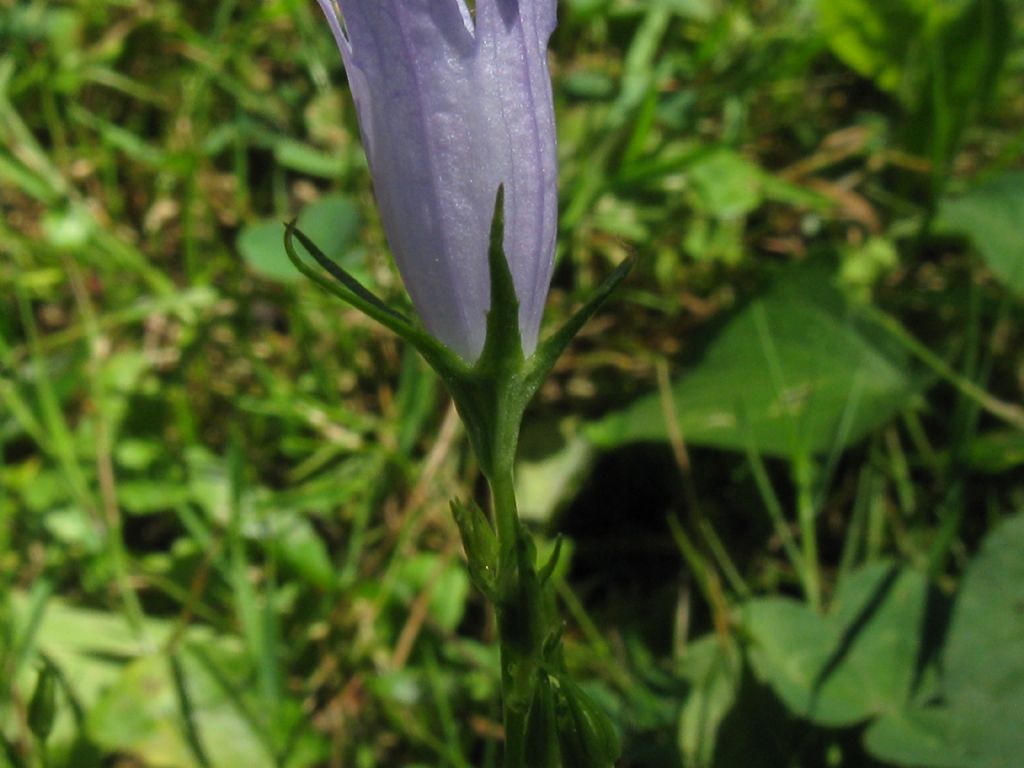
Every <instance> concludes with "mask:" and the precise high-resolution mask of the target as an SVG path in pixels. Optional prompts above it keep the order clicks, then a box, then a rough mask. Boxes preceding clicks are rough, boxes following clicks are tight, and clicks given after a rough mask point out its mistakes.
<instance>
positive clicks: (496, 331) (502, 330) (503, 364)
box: [475, 186, 523, 372]
mask: <svg viewBox="0 0 1024 768" xmlns="http://www.w3.org/2000/svg"><path fill="white" fill-rule="evenodd" d="M487 265H488V267H489V271H490V276H491V278H490V279H491V308H490V309H489V310H488V312H487V337H486V340H485V341H484V348H483V351H482V352H481V353H480V359H479V360H477V362H476V366H475V367H476V369H477V370H478V371H493V372H498V371H501V370H506V371H510V370H511V371H517V370H520V369H521V368H522V367H523V338H522V334H521V333H520V331H519V297H518V296H517V295H516V285H515V281H514V280H513V278H512V269H511V268H510V267H509V264H508V258H507V257H506V256H505V187H504V186H500V187H498V194H497V195H496V197H495V200H494V213H493V214H492V218H491V235H490V244H489V247H488V248H487Z"/></svg>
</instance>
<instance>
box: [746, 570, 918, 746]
mask: <svg viewBox="0 0 1024 768" xmlns="http://www.w3.org/2000/svg"><path fill="white" fill-rule="evenodd" d="M928 599H929V597H928V584H927V581H926V579H925V577H924V576H923V575H921V574H919V573H917V572H916V571H911V570H899V569H897V568H896V567H895V566H892V565H886V564H876V565H872V566H869V567H866V568H864V569H862V570H860V571H857V572H856V573H854V574H852V575H851V576H850V577H849V578H847V579H846V580H845V581H844V582H843V583H842V584H841V585H840V588H839V590H838V592H837V593H836V596H835V600H834V603H833V606H832V610H831V611H830V612H829V613H828V614H827V615H825V616H820V615H818V614H817V613H815V612H813V611H812V610H811V609H810V608H808V607H806V606H805V605H804V604H802V603H799V602H797V601H795V600H791V599H788V598H778V597H771V598H764V599H759V600H753V601H751V602H750V603H748V604H747V605H746V606H744V608H743V614H742V615H743V622H744V626H745V627H746V629H747V631H748V632H749V633H750V637H751V647H750V651H749V656H750V660H751V663H752V664H753V667H754V670H755V672H756V673H757V675H758V677H759V678H761V679H762V680H764V681H765V682H767V683H768V684H769V685H771V686H772V688H773V689H774V690H775V692H776V694H777V695H778V696H779V698H781V699H782V700H783V701H784V702H785V703H786V706H787V707H788V708H789V709H790V710H791V711H793V712H794V713H797V714H799V715H801V716H803V717H806V718H808V719H810V720H812V721H813V722H815V723H818V724H820V725H824V726H828V727H839V726H850V725H855V724H856V723H859V722H861V721H863V720H866V719H868V718H870V717H874V716H878V715H881V714H884V713H887V712H901V711H902V710H903V708H904V706H905V705H906V703H907V702H908V701H909V700H910V698H911V696H912V694H913V693H914V692H915V687H916V685H917V683H918V682H919V679H918V673H917V670H918V669H919V663H920V662H921V657H922V654H923V651H924V647H925V638H924V637H923V631H924V629H923V627H924V626H925V621H924V620H925V611H926V607H927V601H928Z"/></svg>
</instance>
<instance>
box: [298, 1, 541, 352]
mask: <svg viewBox="0 0 1024 768" xmlns="http://www.w3.org/2000/svg"><path fill="white" fill-rule="evenodd" d="M318 2H319V3H320V6H321V8H322V9H323V11H324V13H325V14H326V16H327V20H328V21H329V23H330V25H331V29H332V31H333V32H334V37H335V39H336V40H337V43H338V47H339V48H340V49H341V54H342V57H343V59H344V63H345V70H346V72H347V73H348V80H349V86H350V88H351V90H352V95H353V97H354V100H355V104H356V111H357V114H358V117H359V124H360V128H361V133H362V138H363V144H364V146H365V149H366V154H367V157H368V159H369V165H370V172H371V174H372V176H373V184H374V191H375V193H376V197H377V203H378V206H379V208H380V214H381V220H382V222H383V224H384V230H385V233H386V234H387V238H388V243H389V245H390V247H391V250H392V252H393V254H394V257H395V261H396V262H397V264H398V268H399V271H400V272H401V274H402V279H403V281H404V282H405V285H406V288H407V289H408V291H409V294H410V295H411V296H412V301H413V304H414V305H415V307H416V311H417V312H418V314H419V315H420V318H421V319H422V321H423V324H424V326H425V327H426V329H427V330H428V331H429V332H430V333H431V334H433V335H434V336H435V337H436V338H437V339H439V340H440V341H441V342H443V343H444V344H445V345H446V346H448V347H449V348H450V349H452V350H453V351H454V352H456V353H457V354H458V355H460V356H461V357H462V358H463V359H465V360H467V361H469V362H472V361H475V360H476V359H477V358H478V357H479V355H480V352H481V350H482V349H483V346H484V340H485V335H486V313H487V311H488V309H489V305H490V276H489V268H488V258H487V256H488V244H489V236H490V230H491V219H492V217H493V213H494V203H495V199H496V195H497V192H498V188H499V186H502V185H503V186H504V193H505V194H504V200H505V203H504V205H505V208H504V223H505V229H504V232H505V235H504V247H505V256H506V258H507V260H508V264H509V269H510V271H511V274H512V278H513V283H514V285H515V290H516V296H517V298H518V300H519V328H520V334H521V337H522V345H523V352H524V354H525V355H527V356H529V355H530V354H531V353H532V352H533V351H534V349H535V348H536V345H537V336H538V333H539V329H540V321H541V315H542V313H543V309H544V302H545V299H546V297H547V292H548V286H549V283H550V280H551V269H552V262H553V258H554V248H555V236H556V228H557V220H556V219H557V213H558V201H557V167H556V157H555V121H554V110H553V107H552V99H551V80H550V75H549V73H548V65H547V57H546V50H547V43H548V38H549V37H550V35H551V32H552V31H553V30H554V27H555V12H556V9H555V4H556V0H476V2H475V8H474V9H473V10H470V8H469V7H468V6H467V5H466V1H465V0H336V4H335V1H334V0H318Z"/></svg>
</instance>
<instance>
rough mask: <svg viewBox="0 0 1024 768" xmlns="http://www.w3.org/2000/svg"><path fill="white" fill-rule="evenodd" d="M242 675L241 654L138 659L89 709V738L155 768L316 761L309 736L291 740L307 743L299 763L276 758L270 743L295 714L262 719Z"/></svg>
mask: <svg viewBox="0 0 1024 768" xmlns="http://www.w3.org/2000/svg"><path fill="white" fill-rule="evenodd" d="M247 674H248V671H247V664H246V662H245V661H244V658H243V657H242V655H241V654H239V653H236V652H231V651H224V650H221V649H216V648H213V647H209V646H204V647H199V646H196V647H186V648H184V649H183V650H181V651H180V652H178V653H177V654H176V655H175V656H174V657H171V656H168V655H166V654H163V653H160V654H154V655H148V656H143V657H141V658H139V659H137V660H135V661H133V662H131V663H130V664H128V665H127V666H126V667H125V668H124V670H123V672H122V673H121V675H120V676H119V678H118V679H117V681H116V683H115V684H114V685H112V686H111V687H110V688H108V689H107V690H106V691H105V692H104V693H103V695H102V696H101V697H100V699H99V700H98V701H97V702H96V704H95V706H94V707H93V708H92V709H91V711H90V712H89V718H88V723H87V725H88V732H89V735H90V737H91V738H92V739H93V740H94V741H96V742H97V743H98V744H100V745H101V746H102V747H104V748H105V749H107V750H110V751H112V752H120V753H124V754H129V755H133V756H135V757H137V758H138V759H140V760H141V761H142V762H143V764H145V765H147V766H154V768H193V766H194V767H195V768H236V766H248V768H264V767H265V768H276V767H277V766H279V765H282V764H288V765H292V766H297V765H311V764H313V763H314V762H317V761H318V759H319V758H322V757H323V754H322V750H318V749H315V748H314V749H312V750H311V749H309V747H310V744H309V742H310V741H311V739H312V741H318V739H317V738H316V737H313V736H312V731H311V730H308V729H302V730H300V731H299V733H298V734H297V735H298V739H299V740H301V741H304V742H307V744H305V745H304V748H303V749H302V750H299V752H301V753H305V755H306V758H305V759H304V760H301V761H299V762H296V761H294V760H291V761H287V763H285V762H284V761H281V760H279V759H278V758H277V747H276V744H275V742H276V741H277V738H278V737H279V735H280V734H281V733H282V732H287V728H288V725H289V723H294V722H295V721H296V719H297V716H299V713H298V711H297V708H296V707H295V706H294V705H291V704H289V705H286V706H284V707H281V708H280V709H279V710H278V711H275V712H271V711H268V710H267V708H266V707H265V706H263V705H262V704H261V702H260V701H258V700H257V699H256V697H255V696H253V695H252V694H251V693H250V692H249V691H248V690H247V688H246V683H247ZM290 751H292V752H293V753H294V752H295V750H294V746H293V747H292V749H291V750H290ZM311 752H312V753H313V754H310V753H311ZM317 752H320V754H319V755H316V754H315V753H317Z"/></svg>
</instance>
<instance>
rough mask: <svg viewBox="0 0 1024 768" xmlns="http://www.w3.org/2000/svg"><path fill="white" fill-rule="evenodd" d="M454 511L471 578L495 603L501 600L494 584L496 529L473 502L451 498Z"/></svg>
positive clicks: (453, 515) (495, 575)
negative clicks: (498, 599) (464, 502)
mask: <svg viewBox="0 0 1024 768" xmlns="http://www.w3.org/2000/svg"><path fill="white" fill-rule="evenodd" d="M451 508H452V517H454V518H455V524H456V525H457V526H458V527H459V533H460V534H461V535H462V547H463V549H465V551H466V561H467V564H468V566H469V578H470V580H471V581H472V582H473V584H474V585H475V586H476V588H477V589H479V590H480V591H481V592H482V593H483V594H484V596H485V597H486V598H487V599H488V600H491V601H492V602H493V601H495V600H496V599H497V598H498V592H497V588H496V584H495V582H496V580H497V577H498V537H497V536H495V534H494V528H492V527H491V523H490V521H489V520H488V519H487V516H486V515H485V514H484V513H483V510H481V509H480V507H478V506H477V505H476V504H475V503H473V502H472V501H470V502H469V504H463V503H462V502H460V501H458V500H457V499H452V502H451Z"/></svg>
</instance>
